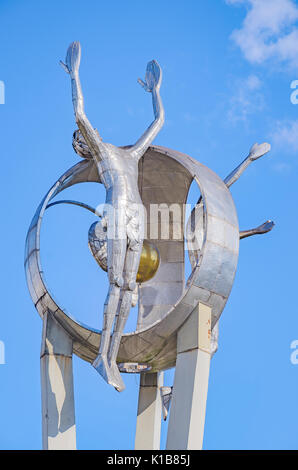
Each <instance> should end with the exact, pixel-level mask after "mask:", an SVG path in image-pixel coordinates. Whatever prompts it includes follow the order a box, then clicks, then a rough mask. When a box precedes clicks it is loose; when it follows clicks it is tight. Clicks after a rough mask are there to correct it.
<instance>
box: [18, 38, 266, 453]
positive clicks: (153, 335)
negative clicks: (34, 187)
mask: <svg viewBox="0 0 298 470" xmlns="http://www.w3.org/2000/svg"><path fill="white" fill-rule="evenodd" d="M80 55H81V49H80V45H79V43H77V42H74V43H72V44H71V45H70V47H69V49H68V52H67V56H66V64H62V65H63V67H64V69H65V70H66V72H67V73H69V74H70V78H71V85H72V97H73V105H74V111H75V118H76V122H77V124H78V127H79V129H78V130H76V131H75V132H74V136H73V148H74V150H75V151H76V153H77V154H78V155H80V156H81V157H82V158H83V160H82V161H81V162H79V163H77V164H76V165H75V166H74V167H72V168H70V169H69V170H67V171H66V172H65V173H64V174H63V175H62V176H61V177H60V178H59V179H58V180H57V181H56V183H55V184H54V185H53V186H52V187H51V189H50V190H49V191H48V193H47V194H46V195H45V197H44V198H43V200H42V202H41V203H40V205H39V207H38V208H37V210H36V213H35V215H34V217H33V219H32V222H31V224H30V227H29V230H28V234H27V238H26V248H25V271H26V277H27V283H28V288H29V291H30V294H31V297H32V300H33V302H34V304H35V306H36V309H37V311H38V313H39V314H40V316H41V317H42V318H43V321H44V333H43V348H42V351H44V353H43V354H51V352H50V351H52V353H53V351H54V353H56V354H57V356H56V359H55V360H56V362H55V364H56V363H59V360H61V357H62V355H63V354H64V352H65V351H66V349H65V348H64V346H63V345H64V344H66V343H67V351H66V352H67V355H68V356H67V357H68V358H70V357H71V355H72V353H73V352H74V353H75V354H76V355H78V356H79V357H81V358H82V359H84V360H86V361H87V362H89V363H91V364H92V365H93V366H94V367H95V368H96V370H97V371H98V372H99V373H100V374H101V375H102V376H103V378H104V379H105V380H106V382H108V383H109V384H111V385H113V386H114V387H115V388H116V390H118V391H121V390H123V389H124V383H123V381H122V378H121V375H120V372H126V373H135V372H138V373H140V372H141V373H142V374H141V385H140V396H143V395H142V393H143V394H144V396H145V395H146V391H148V390H149V389H151V391H152V390H153V391H154V390H155V388H158V387H159V388H161V385H160V384H161V381H160V379H158V377H157V376H158V374H159V373H160V372H161V371H163V370H166V369H168V368H170V367H173V366H175V365H176V373H175V384H174V388H173V390H174V394H173V400H172V401H173V405H172V408H173V407H174V410H173V413H172V411H171V419H172V421H173V422H172V424H171V423H170V425H169V431H171V432H170V434H171V433H172V434H171V435H170V437H169V439H168V448H175V447H171V446H175V445H181V447H179V448H192V447H191V446H192V445H194V444H193V443H190V442H188V441H187V439H188V437H187V436H189V435H191V436H192V439H195V436H196V435H197V428H196V429H194V430H192V431H189V429H190V428H189V427H190V426H191V425H192V424H191V423H195V422H196V420H195V419H192V416H193V409H192V408H193V401H194V399H195V398H194V397H196V393H199V392H200V390H205V392H206V390H207V384H208V374H209V360H210V356H211V355H212V354H214V352H215V351H216V350H217V342H218V320H219V318H220V316H221V314H222V311H223V309H224V307H225V304H226V302H227V299H228V297H229V294H230V291H231V288H232V285H233V282H234V276H235V272H236V267H237V261H238V249H239V239H242V238H246V237H250V236H252V235H256V234H262V233H266V232H268V231H270V230H271V229H272V228H273V226H274V224H273V222H271V221H267V222H265V223H264V224H262V225H260V226H259V227H257V228H255V229H251V230H245V231H240V232H239V228H238V219H237V213H236V209H235V206H234V202H233V199H232V196H231V193H230V191H229V188H230V186H231V185H232V184H233V183H234V182H235V181H237V179H238V178H239V177H240V175H241V174H242V173H243V171H244V170H245V169H246V168H247V167H248V166H249V165H250V163H252V162H253V161H255V160H257V159H258V158H260V157H261V156H263V155H265V154H266V153H267V152H268V151H269V150H270V145H269V144H266V143H264V144H261V145H259V144H255V145H253V146H252V148H251V149H250V151H249V155H248V157H247V158H246V159H245V160H244V161H243V162H242V163H241V164H240V165H239V166H238V167H237V168H236V169H235V170H234V171H232V172H231V173H230V174H229V176H228V177H227V178H225V179H224V180H222V179H221V178H220V177H219V176H217V175H216V174H215V173H214V172H213V171H212V170H210V169H209V168H207V167H206V166H204V165H202V164H201V163H199V162H198V161H197V160H195V159H193V158H191V157H189V156H188V155H185V154H182V153H180V152H177V151H174V150H171V149H168V148H165V147H161V146H153V145H151V143H152V140H153V139H154V137H155V136H156V135H157V133H158V132H159V130H160V129H161V127H162V125H163V122H164V110H163V107H162V102H161V98H160V93H159V89H160V85H161V78H162V74H161V69H160V67H159V65H158V64H157V62H156V61H151V62H149V64H148V66H147V71H146V78H145V81H144V82H143V81H142V80H139V82H140V84H141V85H142V86H143V87H144V89H145V90H146V91H148V92H151V93H152V101H153V109H154V115H155V120H154V121H153V123H152V124H151V126H150V127H149V128H148V130H147V131H146V132H145V133H144V135H143V136H142V137H141V138H140V139H139V140H138V141H137V142H136V144H135V145H133V146H127V147H121V148H119V147H115V146H113V145H112V144H107V143H104V142H102V140H101V138H100V136H99V133H98V132H97V130H96V129H94V128H93V127H92V125H91V124H90V122H89V121H88V119H87V117H86V115H85V112H84V102H83V95H82V90H81V85H80V80H79V65H80ZM192 181H195V182H196V183H197V184H198V186H199V188H200V192H201V197H200V198H199V200H198V201H197V204H196V205H195V207H194V209H193V211H192V213H191V216H190V217H189V219H188V221H187V223H186V232H185V236H184V228H185V217H186V213H185V203H186V200H187V195H188V192H189V188H190V185H191V183H192ZM82 182H97V183H102V184H103V185H104V186H105V188H106V202H105V204H104V206H103V210H102V211H100V212H99V211H98V210H96V209H93V208H92V207H90V206H89V205H87V204H85V203H83V202H77V201H70V200H61V201H53V199H54V198H55V197H56V196H57V195H58V194H59V193H61V192H62V191H63V190H65V189H66V188H69V187H71V186H73V185H76V184H79V183H82ZM61 203H68V204H74V205H78V206H80V207H83V208H85V209H87V210H89V211H91V212H92V213H94V215H95V216H97V217H99V219H100V220H99V221H97V222H95V223H93V224H92V225H91V227H90V229H89V233H88V243H89V248H90V250H91V253H92V255H93V256H94V258H95V260H96V261H97V263H98V264H99V266H100V267H101V268H102V269H104V270H107V271H108V277H109V282H110V287H109V292H108V295H107V298H106V302H105V307H104V321H103V329H102V331H99V330H96V329H93V328H90V327H88V326H86V325H84V324H82V323H80V322H78V321H77V320H75V319H74V318H73V317H72V316H71V315H69V314H68V313H67V312H66V311H65V310H64V309H63V308H62V307H61V306H60V305H59V304H58V303H57V302H56V301H55V299H54V297H53V296H52V294H51V293H50V291H49V289H48V287H47V285H46V281H45V277H44V273H43V270H42V266H41V260H40V231H41V226H42V220H43V216H44V213H45V211H46V209H48V208H49V207H52V206H55V205H56V204H61ZM154 204H155V205H157V206H158V207H159V208H160V207H161V206H164V205H166V206H168V207H171V206H172V205H173V204H174V205H175V206H176V207H177V208H178V212H179V210H180V215H181V217H180V219H179V220H178V219H177V220H176V219H175V218H174V216H173V217H172V219H171V220H170V222H168V223H169V225H170V229H171V231H172V229H173V230H174V228H175V227H176V228H178V229H179V230H180V232H181V234H180V236H178V237H177V238H175V239H174V238H173V239H171V238H170V237H169V238H167V239H163V237H162V236H160V234H158V236H157V237H155V236H151V229H152V228H153V229H155V228H157V230H159V229H160V228H161V229H162V228H163V227H162V222H161V223H159V222H158V223H157V222H156V220H152V219H149V220H147V221H146V227H145V219H144V212H145V211H147V213H148V209H150V207H151V206H152V205H154ZM159 225H161V227H160V226H159ZM145 228H147V238H145V236H144V229H145ZM179 230H178V232H179ZM148 233H150V235H149V236H148ZM185 238H186V241H187V248H188V254H189V257H190V261H191V266H192V271H191V274H190V276H189V278H188V280H187V282H186V283H185V281H184V261H185V260H184V255H185V244H184V242H185ZM145 281H146V282H145ZM137 302H138V306H139V314H138V322H137V327H136V330H135V331H133V332H131V333H125V334H123V328H124V325H125V322H126V319H127V316H128V314H129V311H130V308H131V306H132V305H135V304H136V303H137ZM51 322H52V323H51ZM113 322H114V330H113V334H112V336H111V332H112V331H111V330H112V325H113ZM51 325H54V326H51ZM193 325H196V326H195V328H193ZM52 331H55V334H52V333H51V332H52ZM195 331H197V333H198V332H200V331H201V332H202V335H203V336H202V337H203V340H202V338H201V339H200V338H198V337H196V338H192V340H191V341H193V343H192V347H191V349H188V341H189V337H192V334H193V332H195ZM200 334H201V333H200ZM200 334H198V335H197V336H200ZM55 335H57V336H58V337H59V338H62V337H63V338H64V339H63V341H62V343H61V344H62V345H61V344H60V343H59V341H58V340H57V341H56V344H54V343H55ZM59 335H60V336H59ZM48 337H49V338H50V340H49V342H50V343H51V342H52V343H53V344H54V345H52V347H51V348H50V349H49V347H48V343H47V341H46V340H47V338H48ZM59 338H58V339H59ZM61 351H62V352H61ZM190 351H191V352H190ZM200 353H202V357H201V356H200ZM188 354H190V355H191V354H194V356H193V358H192V359H191V360H190V359H185V358H186V356H187V355H188ZM206 355H207V356H206ZM182 357H183V358H184V359H182ZM206 357H208V359H206ZM43 359H44V356H42V360H43ZM183 361H184V362H183ZM185 361H186V362H185ZM187 361H190V362H187ZM191 364H200V367H201V366H202V367H203V368H202V374H203V375H202V377H203V379H202V381H201V382H200V387H199V389H198V388H196V387H197V385H195V384H196V383H197V382H196V381H195V380H193V385H191V386H190V387H193V389H192V390H191V393H190V397H189V399H187V400H186V398H185V396H184V388H183V387H184V382H183V379H181V371H187V376H186V378H188V377H192V378H195V376H196V374H197V370H196V369H194V368H193V369H191V370H190V372H189V370H188V368H189V367H190V368H191V367H193V366H192V365H191ZM52 367H53V366H52ZM64 370H65V367H64V365H63V366H61V369H60V372H59V373H60V374H62V376H63V374H64ZM61 371H62V372H61ZM207 371H208V373H207ZM43 374H44V377H46V380H48V381H49V383H50V385H49V386H50V391H51V393H48V392H47V391H46V392H45V393H44V395H43V403H45V405H44V406H43V408H44V410H45V411H44V415H43V416H44V419H43V423H47V422H48V420H49V416H50V415H51V413H49V412H48V408H47V405H48V404H49V402H50V400H52V397H53V396H54V395H55V394H53V393H52V389H53V388H54V387H55V380H53V379H52V378H51V377H50V375H49V373H48V372H47V369H46V368H44V372H43ZM179 374H180V375H179ZM176 375H177V380H176ZM182 375H183V374H182ZM200 380H201V379H200ZM65 383H66V382H65ZM148 384H149V385H148ZM57 387H59V385H57ZM154 387H155V388H154ZM142 389H143V391H142ZM154 393H155V392H154ZM206 393H207V392H206ZM69 395H71V393H69ZM160 396H161V397H162V400H163V413H164V417H165V418H166V416H167V414H168V409H169V404H170V401H171V400H170V399H171V397H172V393H171V390H170V389H169V388H161V394H160ZM156 397H157V395H156ZM156 400H157V398H156ZM141 402H142V400H141ZM179 402H181V403H182V402H183V408H182V410H180V411H179V409H178V408H179V406H178V405H177V403H179ZM205 402H206V395H205V398H204V397H203V398H202V408H201V411H202V417H201V419H200V421H199V424H198V426H200V427H201V430H202V429H203V427H204V413H205V411H204V410H205V408H204V407H205ZM177 406H178V407H177ZM143 408H144V407H143V405H140V409H141V410H143ZM61 410H62V408H61ZM177 410H178V411H177ZM61 413H62V411H61ZM55 416H56V415H55V413H54V414H53V423H54V424H53V425H56V421H57V420H55ZM182 421H183V422H184V424H185V426H186V427H185V429H184V430H183V431H181V433H180V434H181V436H183V439H186V440H185V441H183V439H182V438H181V439H182V440H181V439H180V440H179V439H178V444H177V441H176V440H175V439H176V437H175V436H174V434H175V433H174V434H173V430H174V429H176V427H177V423H179V424H180V422H182ZM44 428H45V429H46V424H44ZM44 432H45V434H46V435H49V431H47V430H45V431H44ZM51 432H52V431H51ZM47 433H48V434H47ZM137 434H138V433H137ZM181 436H180V437H181ZM200 436H201V437H200V438H199V440H198V441H196V442H197V443H196V444H195V445H196V447H193V448H199V447H200V446H201V442H202V435H201V434H200ZM186 441H187V442H186ZM140 442H143V440H142V439H141V441H140ZM198 442H199V443H198ZM148 445H149V444H148ZM150 445H151V444H150ZM147 448H148V447H147Z"/></svg>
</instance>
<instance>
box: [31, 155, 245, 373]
mask: <svg viewBox="0 0 298 470" xmlns="http://www.w3.org/2000/svg"><path fill="white" fill-rule="evenodd" d="M152 172H153V173H154V178H152ZM193 179H195V181H196V182H197V183H198V185H199V187H200V190H201V194H202V195H203V199H202V200H203V207H204V208H205V217H204V225H203V232H204V237H203V238H204V241H203V247H202V250H201V257H200V261H199V263H197V265H196V266H195V267H194V269H193V271H192V274H191V276H190V277H189V279H188V281H187V283H186V285H185V284H184V254H185V253H184V241H183V235H182V237H181V239H174V240H172V239H170V240H164V239H162V238H158V239H152V240H151V241H152V242H153V243H154V245H156V247H157V249H158V251H159V253H160V267H159V269H158V271H157V273H156V275H155V276H154V277H153V278H152V279H151V280H150V281H148V282H146V283H144V284H143V285H141V288H140V289H139V297H140V300H139V322H138V328H137V330H136V331H134V332H131V333H127V334H124V335H123V336H122V338H121V343H120V348H119V352H118V357H117V362H118V363H131V362H137V363H142V364H148V365H149V366H150V367H151V368H152V369H151V371H152V372H155V371H158V370H164V369H167V368H169V367H172V366H174V365H175V361H176V335H177V330H178V329H179V327H180V326H181V325H182V324H183V323H184V321H185V320H186V319H187V317H188V316H189V315H190V313H191V312H192V311H193V309H194V308H196V306H197V305H198V303H199V302H202V303H205V304H207V305H210V306H211V307H212V327H213V326H214V325H215V324H216V322H217V320H218V318H219V317H220V315H221V313H222V310H223V308H224V305H225V303H226V301H227V298H228V296H229V293H230V290H231V287H232V284H233V279H234V275H235V271H236V266H237V258H238V244H239V230H238V222H237V215H236V210H235V206H234V203H233V200H232V197H231V194H230V192H229V190H228V189H227V187H226V185H225V184H224V183H223V181H222V180H221V179H220V178H219V177H218V176H217V175H216V174H215V173H214V172H213V171H212V170H210V169H208V168H207V167H205V166H204V165H202V164H200V163H199V162H197V161H196V160H194V159H192V158H191V157H189V156H187V155H185V154H182V153H179V152H176V151H173V150H170V149H166V148H164V147H157V146H152V147H150V148H149V149H148V150H147V151H146V153H145V155H144V156H143V157H142V159H140V162H139V175H138V184H139V189H140V195H141V197H142V201H143V204H144V206H145V207H146V206H147V205H148V204H150V202H154V203H157V204H159V203H167V204H170V203H171V202H173V201H178V202H179V203H181V205H183V204H184V203H185V202H186V200H187V194H188V190H189V187H190V184H191V182H192V180H193ZM173 180H174V181H175V182H176V184H175V185H173ZM82 182H99V183H101V178H100V175H99V174H98V171H97V167H96V165H95V164H94V163H93V161H92V160H82V161H81V162H80V163H78V164H77V165H75V166H74V167H72V168H71V169H70V170H68V171H67V172H66V173H65V174H64V175H62V176H61V177H60V178H59V179H58V180H57V182H56V183H55V184H54V185H53V186H52V188H51V189H50V190H49V192H48V193H47V194H46V196H45V197H44V198H43V200H42V202H41V204H40V205H39V207H38V208H37V211H36V213H35V215H34V217H33V219H32V222H31V225H30V227H29V230H28V234H27V239H26V249H25V269H26V276H27V283H28V287H29V290H30V293H31V297H32V299H33V301H34V304H35V306H36V308H37V310H38V312H39V314H40V315H41V316H43V315H44V314H45V312H47V311H48V310H50V311H51V312H52V313H53V315H54V317H55V319H56V320H57V321H58V322H59V323H60V324H61V325H62V326H63V327H64V328H65V330H66V331H67V332H68V334H70V336H71V337H72V338H73V345H74V352H75V353H76V354H77V355H78V356H80V357H81V358H83V359H85V360H86V361H88V362H91V363H92V362H93V361H94V359H95V358H96V356H97V352H98V348H99V344H100V339H101V332H100V331H98V330H95V329H93V328H90V327H88V326H86V325H84V324H82V323H80V322H78V321H76V320H75V319H74V318H73V317H71V316H70V315H69V314H68V313H67V312H66V311H65V310H64V309H63V308H62V307H61V306H59V304H58V303H57V302H56V301H55V299H54V297H53V295H52V294H51V293H50V291H49V289H48V287H47V285H46V281H45V277H44V273H43V270H42V266H41V262H40V241H39V237H40V230H41V225H42V219H43V216H44V212H45V209H46V207H47V206H48V205H49V204H51V203H52V200H53V198H54V197H55V196H57V195H58V194H59V193H61V192H62V191H63V190H64V189H66V188H69V187H71V186H73V185H75V184H78V183H82ZM218 201H220V204H218ZM181 223H182V224H184V219H182V221H181ZM148 224H149V225H150V221H149V222H148ZM150 231H151V230H150V227H149V234H150ZM182 234H183V231H182ZM149 240H150V238H149Z"/></svg>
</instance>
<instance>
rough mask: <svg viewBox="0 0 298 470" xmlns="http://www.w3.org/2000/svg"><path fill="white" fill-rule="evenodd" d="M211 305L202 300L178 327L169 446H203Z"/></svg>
mask: <svg viewBox="0 0 298 470" xmlns="http://www.w3.org/2000/svg"><path fill="white" fill-rule="evenodd" d="M210 339H211V308H210V307H208V306H206V305H203V304H199V306H198V308H197V309H195V310H194V311H193V312H192V314H191V315H190V317H189V318H188V319H187V321H186V322H185V323H184V325H183V326H182V327H181V328H180V330H179V331H178V337H177V362H176V371H175V380H174V387H173V399H172V400H173V401H172V408H171V412H170V420H169V427H168V436H167V449H168V450H180V449H181V450H186V449H187V450H188V449H194V450H198V449H202V446H203V436H204V425H205V412H206V402H207V392H208V381H209V367H210Z"/></svg>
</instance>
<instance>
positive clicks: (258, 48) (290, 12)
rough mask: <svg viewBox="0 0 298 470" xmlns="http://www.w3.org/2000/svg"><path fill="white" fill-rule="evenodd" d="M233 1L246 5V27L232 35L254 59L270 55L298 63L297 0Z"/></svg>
mask: <svg viewBox="0 0 298 470" xmlns="http://www.w3.org/2000/svg"><path fill="white" fill-rule="evenodd" d="M226 3H227V4H229V5H237V4H239V5H246V6H248V11H247V14H246V17H245V19H244V21H243V24H242V27H241V28H240V29H236V30H234V31H233V32H232V35H231V38H232V39H233V41H234V42H235V43H236V44H237V45H238V46H239V47H240V49H241V51H242V52H243V54H244V57H245V58H246V59H247V60H248V61H249V62H251V63H255V64H262V63H264V62H266V61H268V60H269V59H272V60H275V61H277V62H279V63H283V64H286V65H287V66H289V67H290V68H292V67H297V66H298V27H297V24H296V23H297V20H298V7H297V5H296V4H295V2H294V1H293V0H226Z"/></svg>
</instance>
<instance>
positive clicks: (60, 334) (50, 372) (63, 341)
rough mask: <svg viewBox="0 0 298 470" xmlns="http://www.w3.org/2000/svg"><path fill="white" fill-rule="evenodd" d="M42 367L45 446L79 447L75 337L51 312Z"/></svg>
mask: <svg viewBox="0 0 298 470" xmlns="http://www.w3.org/2000/svg"><path fill="white" fill-rule="evenodd" d="M40 366H41V398H42V446H43V449H44V450H62V449H66V450H71V449H76V426H75V410H74V390H73V372H72V340H71V338H70V337H69V336H68V335H67V333H66V332H65V331H64V329H63V328H62V327H61V326H60V325H59V324H58V323H57V322H56V320H55V319H54V318H53V316H52V314H51V313H50V312H48V313H46V314H45V315H44V318H43V333H42V344H41V355H40Z"/></svg>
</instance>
